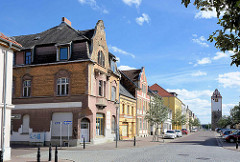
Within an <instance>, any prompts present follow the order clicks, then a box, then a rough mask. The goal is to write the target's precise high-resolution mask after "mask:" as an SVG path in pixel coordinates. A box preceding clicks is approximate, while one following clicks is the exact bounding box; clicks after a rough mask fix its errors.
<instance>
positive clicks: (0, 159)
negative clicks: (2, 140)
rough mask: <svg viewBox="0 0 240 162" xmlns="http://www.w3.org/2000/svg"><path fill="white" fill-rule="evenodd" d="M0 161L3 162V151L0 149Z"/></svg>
mask: <svg viewBox="0 0 240 162" xmlns="http://www.w3.org/2000/svg"><path fill="white" fill-rule="evenodd" d="M0 162H3V151H2V150H1V151H0Z"/></svg>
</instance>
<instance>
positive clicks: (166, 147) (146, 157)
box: [18, 131, 240, 162]
mask: <svg viewBox="0 0 240 162" xmlns="http://www.w3.org/2000/svg"><path fill="white" fill-rule="evenodd" d="M104 145H105V144H103V145H97V146H96V148H98V149H97V150H96V149H93V148H94V146H92V148H90V149H89V150H88V149H86V150H82V149H76V148H71V149H67V150H59V152H58V154H59V159H61V160H64V161H76V162H81V161H84V162H85V161H89V162H92V161H119V162H122V161H131V162H132V161H136V162H139V161H239V159H238V158H239V156H240V152H237V151H232V150H227V149H223V148H221V147H219V146H218V143H217V140H216V138H215V134H214V132H210V131H200V132H197V133H193V134H191V135H188V136H184V137H182V138H179V139H176V140H174V141H172V142H171V143H162V142H159V143H157V142H155V143H153V145H152V146H150V145H148V146H145V147H137V148H134V147H131V148H130V147H126V148H118V149H115V148H112V149H104ZM106 146H107V145H106ZM112 146H114V145H112ZM101 147H102V149H101ZM25 153H26V152H25ZM18 157H19V158H23V157H24V158H32V159H34V158H35V157H36V153H30V154H25V155H20V156H18ZM41 158H42V159H47V158H48V151H47V150H46V151H42V152H41Z"/></svg>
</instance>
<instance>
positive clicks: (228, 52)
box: [213, 51, 234, 60]
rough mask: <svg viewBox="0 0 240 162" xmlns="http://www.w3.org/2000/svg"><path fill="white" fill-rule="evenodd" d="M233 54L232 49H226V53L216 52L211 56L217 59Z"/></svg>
mask: <svg viewBox="0 0 240 162" xmlns="http://www.w3.org/2000/svg"><path fill="white" fill-rule="evenodd" d="M233 54H234V52H233V51H227V52H226V53H224V52H217V53H216V55H215V56H214V57H213V60H219V59H221V58H226V57H230V56H231V55H233Z"/></svg>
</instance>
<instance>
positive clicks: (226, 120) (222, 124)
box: [218, 115, 232, 128]
mask: <svg viewBox="0 0 240 162" xmlns="http://www.w3.org/2000/svg"><path fill="white" fill-rule="evenodd" d="M228 125H232V119H231V117H230V116H227V115H224V116H223V117H222V118H220V119H219V120H218V126H219V127H220V128H226V127H227V126H228Z"/></svg>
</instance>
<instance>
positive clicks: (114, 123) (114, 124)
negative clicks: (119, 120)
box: [112, 116, 116, 133]
mask: <svg viewBox="0 0 240 162" xmlns="http://www.w3.org/2000/svg"><path fill="white" fill-rule="evenodd" d="M115 132H116V119H115V116H112V133H115Z"/></svg>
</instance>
